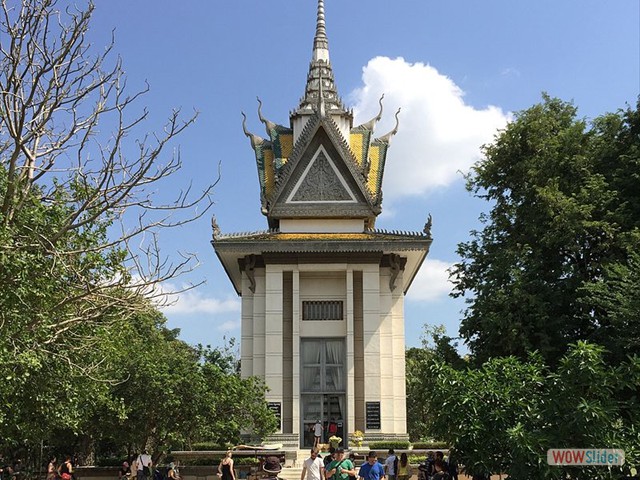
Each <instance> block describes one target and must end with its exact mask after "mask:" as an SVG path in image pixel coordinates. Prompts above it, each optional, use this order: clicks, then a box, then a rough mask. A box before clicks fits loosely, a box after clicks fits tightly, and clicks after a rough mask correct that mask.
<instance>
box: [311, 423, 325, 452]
mask: <svg viewBox="0 0 640 480" xmlns="http://www.w3.org/2000/svg"><path fill="white" fill-rule="evenodd" d="M312 418H313V417H312ZM312 428H313V446H314V447H316V448H318V446H319V445H320V440H321V439H322V431H323V430H324V427H323V426H322V423H321V422H320V420H316V423H315V425H314V426H313V427H312Z"/></svg>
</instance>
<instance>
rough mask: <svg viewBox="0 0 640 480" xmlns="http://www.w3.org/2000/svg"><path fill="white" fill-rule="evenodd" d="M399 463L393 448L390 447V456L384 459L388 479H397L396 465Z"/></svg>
mask: <svg viewBox="0 0 640 480" xmlns="http://www.w3.org/2000/svg"><path fill="white" fill-rule="evenodd" d="M397 465H398V460H397V457H396V454H395V452H394V450H393V448H390V449H389V456H387V459H386V460H385V461H384V473H385V476H386V477H387V480H396V475H397V473H396V466H397Z"/></svg>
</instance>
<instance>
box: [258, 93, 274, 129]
mask: <svg viewBox="0 0 640 480" xmlns="http://www.w3.org/2000/svg"><path fill="white" fill-rule="evenodd" d="M256 100H258V118H259V119H260V121H261V122H262V123H264V126H265V127H266V129H267V135H269V136H270V135H271V131H272V130H274V129H275V128H276V124H275V123H273V122H272V121H270V120H267V119H266V118H264V117H263V116H262V100H260V97H256Z"/></svg>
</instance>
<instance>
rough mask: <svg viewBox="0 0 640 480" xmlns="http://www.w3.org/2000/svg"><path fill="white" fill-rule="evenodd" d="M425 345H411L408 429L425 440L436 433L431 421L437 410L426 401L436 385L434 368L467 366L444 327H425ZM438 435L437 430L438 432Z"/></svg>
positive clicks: (407, 385) (412, 436)
mask: <svg viewBox="0 0 640 480" xmlns="http://www.w3.org/2000/svg"><path fill="white" fill-rule="evenodd" d="M422 345H423V346H422V348H410V349H408V350H407V352H406V355H405V361H406V392H407V431H408V433H409V438H410V439H411V440H417V439H422V438H425V436H427V434H428V433H432V431H433V429H432V427H431V420H432V419H433V417H434V415H437V414H438V412H437V411H432V410H430V408H431V407H430V405H429V403H428V402H426V398H427V397H428V396H429V392H430V390H431V389H432V388H433V385H432V384H433V382H434V381H435V379H434V378H433V375H432V372H431V367H432V366H433V365H434V364H435V363H437V362H444V363H446V364H448V365H451V366H452V367H454V368H456V369H460V368H464V367H465V366H466V361H465V360H463V359H462V358H460V355H459V354H458V352H457V348H456V347H457V344H456V343H455V340H454V339H453V338H451V337H449V336H447V335H446V333H445V328H444V326H442V325H440V326H437V327H435V326H425V331H424V334H423V336H422ZM434 434H435V433H434Z"/></svg>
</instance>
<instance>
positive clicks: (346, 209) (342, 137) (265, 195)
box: [243, 0, 399, 228]
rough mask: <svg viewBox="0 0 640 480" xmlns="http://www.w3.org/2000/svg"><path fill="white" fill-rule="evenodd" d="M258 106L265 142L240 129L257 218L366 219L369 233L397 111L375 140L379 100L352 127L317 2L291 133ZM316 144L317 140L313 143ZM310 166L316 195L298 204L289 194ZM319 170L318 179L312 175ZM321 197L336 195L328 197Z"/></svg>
mask: <svg viewBox="0 0 640 480" xmlns="http://www.w3.org/2000/svg"><path fill="white" fill-rule="evenodd" d="M258 102H259V107H258V117H259V118H260V121H261V122H262V123H263V124H264V125H265V127H266V133H267V137H266V138H263V137H260V136H258V135H255V134H253V133H251V132H249V131H248V130H247V128H246V122H243V128H244V132H245V134H246V135H247V137H249V138H250V140H251V146H252V147H253V150H254V152H255V156H256V165H257V169H258V179H259V183H260V199H261V206H262V213H263V214H265V215H266V216H267V217H268V219H269V225H270V226H272V227H275V226H277V225H278V221H279V220H280V219H281V218H294V217H295V218H300V217H303V218H314V217H316V218H320V217H324V218H327V217H329V218H334V217H342V218H365V219H366V220H367V226H368V227H369V228H373V226H374V223H375V217H376V216H377V215H379V213H380V212H381V204H382V179H383V175H384V167H385V162H386V157H387V150H388V148H389V143H390V141H391V138H392V136H393V135H395V133H396V132H397V129H398V124H397V119H398V113H399V111H398V113H396V127H395V128H394V129H393V130H392V131H391V132H389V133H387V134H385V135H382V136H380V137H378V138H375V137H374V129H375V126H376V124H377V122H378V121H379V120H380V119H381V118H382V98H381V99H380V112H379V113H378V115H377V116H376V117H374V118H373V119H371V120H370V121H369V122H366V123H363V124H362V125H358V126H356V127H353V112H352V111H350V110H347V109H346V108H345V106H344V104H343V103H342V100H341V99H340V96H339V95H338V90H337V87H336V85H335V80H334V75H333V68H332V66H331V62H330V59H329V41H328V39H327V35H326V25H325V15H324V1H323V0H318V12H317V21H316V32H315V36H314V40H313V55H312V60H311V63H310V65H309V73H308V75H307V82H306V86H305V92H304V96H303V97H302V98H301V99H300V104H299V106H298V107H297V108H296V109H295V110H294V111H293V112H291V114H290V118H289V126H288V127H287V126H284V125H280V124H277V123H274V122H272V121H270V120H267V119H265V118H264V117H263V115H262V102H260V100H258ZM243 116H244V114H243ZM245 120H246V116H245ZM318 137H322V138H323V140H322V141H320V142H319V141H318V140H317V139H318ZM320 146H322V147H323V148H324V150H325V154H324V156H323V157H321V160H320V161H321V163H322V165H320V164H317V165H316V163H317V162H316V158H315V156H316V154H317V151H318V148H320ZM329 150H331V152H329ZM325 160H327V161H328V164H327V161H325ZM310 163H312V164H313V165H314V166H313V167H311V169H312V177H310V179H308V180H306V183H307V184H314V185H316V188H315V189H313V190H312V191H306V192H305V195H304V198H305V199H306V200H305V203H304V204H302V203H301V201H299V200H296V199H295V197H290V196H289V194H291V192H292V189H295V188H296V185H297V184H298V183H299V182H300V181H302V182H303V183H304V182H305V178H304V177H305V175H307V174H308V173H309V172H308V167H309V165H310ZM327 165H328V166H327ZM305 169H307V170H305ZM321 169H323V172H324V173H318V170H321ZM331 169H333V170H334V173H335V176H334V175H333V174H332V173H331ZM323 182H325V183H326V184H325V183H323ZM341 184H342V186H343V187H344V191H341V188H340V185H341ZM298 187H299V185H298ZM320 191H321V192H322V193H323V194H322V195H321V196H320V197H317V198H316V200H318V201H317V202H315V203H314V202H313V200H314V198H313V196H314V192H316V193H317V192H320ZM327 191H331V192H334V193H333V195H334V196H332V194H327V193H326V192H327ZM338 191H340V192H339V193H337V192H338ZM299 198H302V196H299ZM348 199H350V200H351V201H347V200H348Z"/></svg>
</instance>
